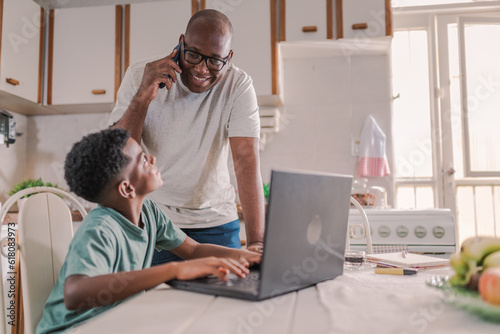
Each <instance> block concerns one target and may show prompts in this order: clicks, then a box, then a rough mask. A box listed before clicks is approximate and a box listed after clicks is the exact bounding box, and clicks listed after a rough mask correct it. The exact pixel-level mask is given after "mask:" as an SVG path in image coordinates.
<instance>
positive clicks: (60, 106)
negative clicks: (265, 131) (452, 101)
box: [0, 0, 392, 115]
mask: <svg viewBox="0 0 500 334" xmlns="http://www.w3.org/2000/svg"><path fill="white" fill-rule="evenodd" d="M131 2H133V4H127V5H124V6H122V5H118V6H110V5H105V6H97V5H94V6H88V5H89V4H96V3H95V2H83V1H82V2H81V5H82V6H86V7H74V8H56V9H52V8H53V7H50V6H49V7H45V8H44V9H45V10H42V9H41V7H40V6H39V5H38V4H37V3H36V2H35V1H33V0H0V9H2V10H1V11H0V18H1V21H0V22H1V25H0V27H1V40H0V108H4V109H7V110H11V111H16V112H20V113H24V114H29V115H33V114H37V113H41V114H50V113H82V112H110V111H111V110H112V108H113V105H114V102H115V100H116V92H117V90H118V88H119V86H120V83H121V78H122V75H123V73H124V71H125V70H126V69H127V68H128V66H129V65H130V64H132V63H134V62H136V61H138V60H141V59H144V58H150V57H162V56H166V55H168V54H170V53H171V52H172V49H173V48H174V47H175V46H176V45H177V44H178V41H179V36H180V35H181V34H183V33H184V32H185V30H186V25H187V23H188V21H189V19H190V17H191V16H192V15H193V14H194V13H195V12H197V11H198V10H200V9H205V8H212V9H216V10H219V11H221V12H223V13H224V14H226V15H227V16H228V18H229V19H230V20H231V22H232V24H233V28H234V39H233V45H232V47H233V51H234V56H233V59H232V62H233V63H234V64H235V66H237V67H240V68H241V69H243V70H244V71H246V72H247V73H248V74H249V75H250V76H251V77H252V79H253V83H254V87H255V91H256V93H257V96H258V97H259V101H260V102H259V103H261V101H265V102H262V103H263V104H261V105H267V104H271V105H276V104H278V105H279V104H281V103H282V102H283V101H281V99H280V97H281V96H282V92H280V87H279V80H278V77H279V76H278V67H279V64H278V43H279V42H284V41H288V42H290V41H291V42H294V41H321V40H328V39H338V38H347V39H359V38H372V37H378V36H384V35H391V34H392V24H391V6H390V0H345V1H343V0H308V1H304V0H238V1H235V0H191V1H188V0H168V1H167V0H165V1H149V2H144V1H134V0H131ZM139 2H140V3H139ZM64 3H68V2H67V1H65V2H64ZM54 4H62V2H59V1H56V2H55V3H54ZM44 6H45V5H44ZM59 7H60V6H59ZM44 12H45V14H44ZM44 27H47V28H46V30H47V29H48V33H47V32H45V33H44ZM44 50H45V51H44ZM42 69H43V70H42ZM42 74H43V75H42ZM266 101H267V102H266Z"/></svg>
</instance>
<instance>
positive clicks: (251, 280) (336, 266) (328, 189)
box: [167, 170, 352, 300]
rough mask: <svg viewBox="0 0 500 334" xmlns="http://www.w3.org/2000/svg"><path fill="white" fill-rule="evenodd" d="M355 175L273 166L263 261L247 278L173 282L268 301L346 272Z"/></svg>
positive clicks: (209, 291)
mask: <svg viewBox="0 0 500 334" xmlns="http://www.w3.org/2000/svg"><path fill="white" fill-rule="evenodd" d="M351 182H352V176H347V175H338V174H327V173H317V172H309V171H285V170H273V171H272V172H271V185H270V192H269V201H268V208H267V213H266V229H265V237H264V252H263V254H262V261H261V263H260V264H259V265H258V267H257V268H250V269H251V271H250V273H249V274H248V275H247V276H246V277H245V278H240V277H237V276H236V275H234V274H230V275H229V276H230V277H229V280H228V282H223V281H221V280H219V279H218V278H216V277H214V276H212V277H205V278H199V279H194V280H187V281H181V280H172V281H168V282H167V284H169V285H170V286H172V287H174V288H177V289H183V290H189V291H195V292H200V293H206V294H211V295H217V296H225V297H232V298H238V299H246V300H263V299H267V298H271V297H274V296H278V295H282V294H285V293H288V292H292V291H297V290H300V289H304V288H307V287H309V286H312V285H315V284H316V283H319V282H322V281H325V280H329V279H333V278H335V277H337V276H339V275H342V273H343V267H344V251H345V246H346V245H345V243H346V233H347V221H348V216H349V205H350V194H351Z"/></svg>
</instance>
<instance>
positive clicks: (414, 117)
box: [392, 30, 433, 178]
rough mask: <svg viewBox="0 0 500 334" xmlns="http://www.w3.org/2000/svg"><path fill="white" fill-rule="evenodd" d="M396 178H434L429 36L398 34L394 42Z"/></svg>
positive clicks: (407, 32)
mask: <svg viewBox="0 0 500 334" xmlns="http://www.w3.org/2000/svg"><path fill="white" fill-rule="evenodd" d="M392 73H393V94H394V96H397V95H398V94H399V98H396V99H395V100H394V105H393V110H394V113H393V127H392V128H393V136H394V154H395V157H396V177H399V178H401V177H419V178H422V177H432V176H433V175H432V141H431V129H430V128H431V121H430V116H431V113H430V100H429V66H428V51H427V32H426V31H425V30H411V31H398V32H395V33H394V38H393V41H392Z"/></svg>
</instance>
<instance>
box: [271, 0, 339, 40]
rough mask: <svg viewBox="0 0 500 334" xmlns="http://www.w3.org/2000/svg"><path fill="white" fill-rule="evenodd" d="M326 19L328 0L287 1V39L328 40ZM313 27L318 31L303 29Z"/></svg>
mask: <svg viewBox="0 0 500 334" xmlns="http://www.w3.org/2000/svg"><path fill="white" fill-rule="evenodd" d="M281 10H283V8H282V9H281ZM332 15H333V14H332ZM326 21H327V13H326V0H308V1H303V0H288V1H286V6H285V22H286V23H285V24H286V28H285V31H286V40H287V41H317V40H326V38H327V26H326ZM311 27H315V28H316V31H310V32H307V31H306V32H304V31H303V30H307V29H308V28H311Z"/></svg>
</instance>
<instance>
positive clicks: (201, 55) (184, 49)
mask: <svg viewBox="0 0 500 334" xmlns="http://www.w3.org/2000/svg"><path fill="white" fill-rule="evenodd" d="M182 44H183V46H184V48H183V53H184V60H185V61H186V62H188V63H189V64H191V65H198V64H199V63H201V62H202V61H203V60H205V66H206V67H207V68H208V69H209V70H211V71H217V72H218V71H222V69H223V68H224V66H226V64H227V61H228V60H227V59H228V58H229V56H230V55H231V52H232V51H233V50H231V51H229V54H228V55H227V57H225V58H224V59H219V58H215V57H209V56H205V55H203V54H201V53H199V52H196V51H193V50H189V49H187V48H186V45H185V44H184V43H182ZM186 51H188V52H192V53H194V54H197V55H199V56H200V57H201V59H200V61H199V62H197V63H193V62H191V61H189V60H187V59H186ZM207 59H214V60H217V61H221V62H222V66H221V68H220V69H213V68H210V67H209V66H208V61H207Z"/></svg>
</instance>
